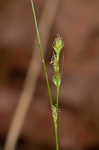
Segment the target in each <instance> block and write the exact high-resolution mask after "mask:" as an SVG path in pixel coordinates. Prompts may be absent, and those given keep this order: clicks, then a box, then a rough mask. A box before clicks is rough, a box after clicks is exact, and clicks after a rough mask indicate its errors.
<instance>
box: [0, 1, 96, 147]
mask: <svg viewBox="0 0 99 150" xmlns="http://www.w3.org/2000/svg"><path fill="white" fill-rule="evenodd" d="M49 1H50V2H51V5H52V6H54V5H56V1H53V0H47V1H45V0H43V1H42V0H34V3H35V9H36V14H37V21H38V24H40V22H41V21H42V22H44V24H45V25H44V27H43V26H42V28H41V31H42V34H43V32H44V33H48V37H47V38H46V36H45V37H44V36H43V37H44V41H45V59H46V63H47V67H48V74H49V78H50V81H51V80H52V76H53V70H52V66H51V65H50V61H51V58H52V55H53V49H52V45H53V40H54V39H55V37H56V36H57V34H60V35H61V36H62V38H63V40H64V49H63V54H62V56H61V62H62V58H63V55H64V66H62V63H61V67H63V68H64V69H63V73H62V85H61V91H60V104H59V107H60V108H59V109H60V110H59V143H60V149H61V150H98V149H99V92H98V91H99V1H98V0H94V1H88V0H86V1H84V0H62V1H61V0H59V5H58V6H57V11H56V13H55V14H53V16H54V19H53V20H52V22H50V28H49V29H47V27H46V26H47V25H48V24H47V23H48V21H49V14H51V13H52V12H53V11H52V8H53V7H52V6H51V5H50V6H49V9H48V11H47V12H44V10H45V9H44V8H45V7H46V5H47V3H49ZM42 13H44V14H45V16H47V20H46V19H44V18H43V17H41V16H42ZM42 19H43V20H42ZM34 45H35V33H34V26H33V18H32V11H31V6H30V3H29V0H9V1H0V146H1V149H2V148H3V147H4V144H5V139H6V136H7V133H8V130H9V127H10V125H11V121H12V117H13V114H14V111H15V109H16V107H17V104H18V102H19V97H20V95H21V93H22V90H23V85H24V81H25V79H26V76H27V71H28V68H29V64H30V62H31V59H32V52H34V51H35V48H34V47H35V46H34ZM38 65H39V63H37V64H35V66H34V68H36V67H38ZM34 70H35V69H34ZM51 87H52V94H53V98H54V99H55V88H54V86H53V85H52V82H51ZM17 149H22V150H33V149H35V150H46V149H47V150H55V137H54V132H53V123H52V119H51V114H50V111H49V99H48V94H47V88H46V83H45V79H44V74H43V69H42V66H40V69H39V74H38V76H37V83H36V85H35V94H34V95H33V97H32V102H31V106H30V108H29V110H28V114H27V116H26V118H25V122H24V125H23V128H22V131H21V133H20V137H19V140H18V144H17Z"/></svg>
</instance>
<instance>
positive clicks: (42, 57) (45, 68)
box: [30, 0, 53, 107]
mask: <svg viewBox="0 0 99 150" xmlns="http://www.w3.org/2000/svg"><path fill="white" fill-rule="evenodd" d="M30 3H31V6H32V15H33V21H34V27H35V32H36V37H37V42H38V47H39V49H40V56H41V61H42V64H43V69H44V74H45V78H46V83H47V88H48V95H49V99H50V107H52V105H53V100H52V94H51V88H50V84H49V79H48V73H47V67H46V64H45V60H44V54H43V47H42V44H41V40H40V34H39V31H38V25H37V19H36V14H35V8H34V2H33V0H30Z"/></svg>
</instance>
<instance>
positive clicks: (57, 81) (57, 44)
mask: <svg viewBox="0 0 99 150" xmlns="http://www.w3.org/2000/svg"><path fill="white" fill-rule="evenodd" d="M30 4H31V7H32V15H33V22H34V27H35V32H36V38H37V43H38V47H39V49H40V56H41V61H42V65H43V70H44V75H45V79H46V84H47V88H48V95H49V102H50V109H51V113H52V117H53V123H54V132H55V137H56V150H59V141H58V107H59V106H58V104H59V91H60V85H61V77H60V69H59V57H60V53H61V50H62V48H63V41H62V38H61V37H60V36H57V38H56V39H55V41H54V44H53V49H54V57H53V60H52V61H51V63H52V64H53V70H54V73H55V75H54V78H53V83H54V85H55V86H56V104H55V105H54V104H53V98H52V92H51V87H50V83H49V78H48V73H47V67H46V63H45V59H44V54H43V47H42V43H41V40H40V34H39V30H38V25H37V19H36V13H35V8H34V2H33V0H30Z"/></svg>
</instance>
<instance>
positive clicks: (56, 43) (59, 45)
mask: <svg viewBox="0 0 99 150" xmlns="http://www.w3.org/2000/svg"><path fill="white" fill-rule="evenodd" d="M63 46H64V44H63V41H62V38H61V37H60V36H58V37H57V38H56V39H55V41H54V45H53V48H54V50H55V52H56V54H57V53H58V54H60V52H61V50H62V48H63Z"/></svg>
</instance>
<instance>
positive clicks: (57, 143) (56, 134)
mask: <svg viewBox="0 0 99 150" xmlns="http://www.w3.org/2000/svg"><path fill="white" fill-rule="evenodd" d="M54 126H55V127H54V128H55V137H56V150H59V142H58V123H57V122H56V123H55V124H54Z"/></svg>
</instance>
